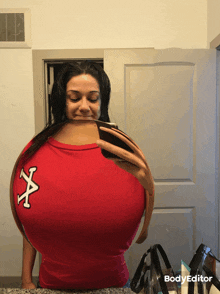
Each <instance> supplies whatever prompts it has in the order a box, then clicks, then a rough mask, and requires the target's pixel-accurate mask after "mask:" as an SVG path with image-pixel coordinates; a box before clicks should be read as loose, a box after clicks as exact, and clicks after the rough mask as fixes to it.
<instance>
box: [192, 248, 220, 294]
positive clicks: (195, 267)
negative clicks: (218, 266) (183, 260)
mask: <svg viewBox="0 0 220 294" xmlns="http://www.w3.org/2000/svg"><path fill="white" fill-rule="evenodd" d="M208 254H209V255H210V256H212V257H213V258H214V259H216V260H218V259H217V258H216V257H215V256H214V254H213V253H212V252H211V249H210V248H209V247H208V246H206V245H204V244H200V246H199V247H198V249H197V250H196V254H195V255H194V256H193V258H192V260H191V262H190V264H189V267H190V268H191V270H190V276H195V275H196V274H197V271H199V273H201V272H200V270H199V265H200V263H201V262H202V260H203V259H204V260H205V258H204V256H207V255H208ZM218 261H219V260H218ZM204 267H205V268H206V269H207V270H208V272H209V274H210V272H211V271H210V270H209V269H208V268H207V267H206V266H205V265H203V264H202V268H203V269H204ZM211 273H212V272H211ZM212 276H213V277H214V275H212ZM216 279H217V278H216ZM201 285H202V282H198V290H200V292H199V293H203V287H202V288H201ZM193 293H194V282H192V281H190V282H189V287H188V294H193Z"/></svg>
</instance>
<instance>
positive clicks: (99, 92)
mask: <svg viewBox="0 0 220 294" xmlns="http://www.w3.org/2000/svg"><path fill="white" fill-rule="evenodd" d="M70 91H71V92H75V93H80V92H79V91H76V90H68V91H67V92H70ZM89 93H100V92H99V91H89Z"/></svg>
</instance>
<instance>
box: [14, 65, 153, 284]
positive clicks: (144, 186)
mask: <svg viewBox="0 0 220 294" xmlns="http://www.w3.org/2000/svg"><path fill="white" fill-rule="evenodd" d="M109 98H110V82H109V79H108V77H107V75H106V73H105V72H104V71H103V69H102V68H101V67H100V66H99V65H97V64H94V63H91V62H82V63H74V62H73V63H71V64H65V65H64V66H63V67H62V70H61V72H60V73H59V75H58V78H57V80H56V81H55V83H54V86H53V90H52V96H51V107H52V113H53V117H54V122H53V123H52V122H51V121H49V122H48V125H47V127H46V128H45V129H44V130H43V131H42V132H41V133H40V134H38V135H37V136H36V137H35V138H33V139H32V140H31V142H29V144H28V145H27V146H26V148H25V149H24V151H23V153H22V155H21V156H19V158H18V160H17V162H16V164H15V168H14V171H13V174H12V180H11V191H12V190H13V191H12V194H11V197H13V200H14V203H15V209H16V212H15V211H14V212H13V214H14V217H15V220H16V222H17V223H18V221H17V215H18V217H19V219H20V220H21V222H22V225H23V227H24V229H25V235H24V240H23V268H22V288H25V289H34V288H36V287H35V285H34V284H33V282H32V269H33V265H34V260H35V256H36V250H38V251H39V252H40V253H41V254H42V263H41V267H40V275H39V286H40V287H42V288H50V289H98V288H108V287H123V286H124V287H125V285H126V284H127V281H128V277H129V273H128V270H127V267H126V264H125V261H124V252H125V251H126V250H127V249H128V248H129V246H130V244H131V242H132V240H133V238H134V236H135V234H136V232H137V229H138V226H139V223H140V220H141V217H142V215H143V212H144V209H145V206H146V200H145V193H146V195H147V196H149V195H150V196H151V197H147V202H149V204H148V213H147V214H146V215H147V217H145V230H144V228H143V230H142V233H141V235H140V237H139V238H138V240H137V243H141V242H143V241H144V240H145V238H146V236H147V235H146V228H147V226H148V224H149V222H150V217H151V214H152V210H153V199H154V197H153V193H154V183H153V178H152V175H151V172H150V169H149V167H148V165H147V163H146V161H145V159H144V156H143V153H142V152H141V150H140V149H139V147H138V146H137V145H136V144H135V143H134V142H133V143H131V142H130V140H128V139H126V138H125V137H123V136H121V134H120V131H117V130H115V131H114V130H108V129H106V128H103V131H106V132H111V133H113V134H114V135H115V136H118V137H120V138H121V139H122V140H123V141H125V142H126V143H127V144H128V145H129V146H130V147H131V148H132V149H133V151H134V153H133V154H132V153H130V152H126V151H123V150H122V149H120V148H118V147H116V146H114V145H111V144H109V143H107V142H104V141H102V140H99V134H98V130H97V127H96V124H95V123H94V120H97V119H99V120H101V121H105V122H109V116H108V104H109ZM100 147H101V148H104V149H106V150H108V151H110V152H112V153H115V154H116V155H118V156H119V157H120V158H121V159H123V161H120V160H119V159H114V160H108V159H106V158H105V157H103V156H102V154H101V149H100ZM13 205H14V204H12V209H13ZM19 229H20V230H21V228H19ZM25 237H27V239H28V240H27V239H26V238H25Z"/></svg>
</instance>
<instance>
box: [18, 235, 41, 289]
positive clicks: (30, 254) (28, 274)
mask: <svg viewBox="0 0 220 294" xmlns="http://www.w3.org/2000/svg"><path fill="white" fill-rule="evenodd" d="M36 253H37V250H36V249H35V248H34V247H32V246H31V244H30V243H29V242H28V241H27V240H26V239H25V238H24V237H23V262H22V285H21V288H22V289H35V288H36V286H35V285H34V283H33V282H32V271H33V267H34V262H35V258H36Z"/></svg>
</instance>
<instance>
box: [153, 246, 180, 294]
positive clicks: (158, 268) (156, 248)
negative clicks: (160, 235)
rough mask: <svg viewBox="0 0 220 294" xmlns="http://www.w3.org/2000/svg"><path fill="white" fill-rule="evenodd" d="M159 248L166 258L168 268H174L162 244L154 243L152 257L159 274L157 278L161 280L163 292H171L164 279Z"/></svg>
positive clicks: (164, 258)
mask: <svg viewBox="0 0 220 294" xmlns="http://www.w3.org/2000/svg"><path fill="white" fill-rule="evenodd" d="M157 250H158V251H159V252H160V254H161V256H162V258H163V260H164V263H165V265H166V268H167V269H172V266H171V264H170V262H169V260H168V257H167V255H166V253H165V251H164V249H163V247H162V246H161V245H160V244H156V245H154V246H153V248H152V252H151V257H152V259H151V263H152V264H153V266H154V267H155V270H156V274H157V279H158V281H159V284H160V287H161V290H162V293H163V294H169V291H168V289H167V286H166V283H165V281H164V274H163V271H162V269H161V264H160V260H159V256H158V253H157ZM172 273H173V269H172ZM173 274H174V273H173Z"/></svg>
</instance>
